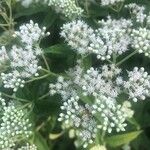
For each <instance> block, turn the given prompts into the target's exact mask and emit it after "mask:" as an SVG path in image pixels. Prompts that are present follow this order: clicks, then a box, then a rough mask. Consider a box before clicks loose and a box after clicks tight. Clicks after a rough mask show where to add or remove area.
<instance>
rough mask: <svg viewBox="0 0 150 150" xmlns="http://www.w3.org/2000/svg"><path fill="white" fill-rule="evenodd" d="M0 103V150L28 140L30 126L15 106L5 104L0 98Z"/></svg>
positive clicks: (21, 111)
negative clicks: (22, 140)
mask: <svg viewBox="0 0 150 150" xmlns="http://www.w3.org/2000/svg"><path fill="white" fill-rule="evenodd" d="M0 103H1V105H0V108H1V109H0V113H1V118H0V133H1V134H0V149H2V150H5V149H9V148H10V149H11V148H13V147H15V144H16V142H18V141H20V139H24V138H29V136H30V135H31V134H32V131H31V130H30V128H31V124H30V122H29V119H26V118H25V112H24V111H23V110H21V109H19V108H18V107H17V106H16V104H13V103H9V104H6V101H5V100H4V99H3V98H0Z"/></svg>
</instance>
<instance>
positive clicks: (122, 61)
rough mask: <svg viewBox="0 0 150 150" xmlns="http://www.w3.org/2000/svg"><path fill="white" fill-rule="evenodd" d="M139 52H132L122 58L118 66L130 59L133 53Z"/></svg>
mask: <svg viewBox="0 0 150 150" xmlns="http://www.w3.org/2000/svg"><path fill="white" fill-rule="evenodd" d="M136 53H137V51H134V52H132V53H131V54H129V55H128V56H127V57H125V58H124V59H122V60H121V61H120V62H118V63H117V64H116V66H119V65H121V64H122V63H124V62H125V61H126V60H128V59H129V58H131V57H132V56H133V55H135V54H136Z"/></svg>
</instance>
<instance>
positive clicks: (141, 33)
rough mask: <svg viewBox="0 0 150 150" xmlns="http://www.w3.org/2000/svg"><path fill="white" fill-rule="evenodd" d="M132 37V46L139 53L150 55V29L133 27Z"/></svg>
mask: <svg viewBox="0 0 150 150" xmlns="http://www.w3.org/2000/svg"><path fill="white" fill-rule="evenodd" d="M131 37H132V47H133V48H134V49H136V50H137V51H138V52H139V53H144V54H145V56H148V57H150V30H149V29H146V28H139V29H133V30H132V34H131Z"/></svg>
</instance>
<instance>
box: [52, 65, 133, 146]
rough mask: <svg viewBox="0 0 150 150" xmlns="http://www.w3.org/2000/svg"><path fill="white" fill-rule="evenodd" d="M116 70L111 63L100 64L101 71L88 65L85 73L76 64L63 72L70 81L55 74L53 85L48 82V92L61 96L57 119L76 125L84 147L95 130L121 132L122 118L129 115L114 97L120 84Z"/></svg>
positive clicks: (127, 109) (124, 105) (129, 112)
mask: <svg viewBox="0 0 150 150" xmlns="http://www.w3.org/2000/svg"><path fill="white" fill-rule="evenodd" d="M120 73H121V70H120V69H119V68H116V67H115V66H114V65H110V66H107V65H104V66H102V69H101V71H99V70H97V69H94V68H92V67H91V68H90V69H88V70H87V71H86V72H84V70H83V69H82V68H81V67H80V66H79V65H77V66H76V67H75V69H70V71H68V72H67V74H68V75H69V77H70V80H65V79H64V78H63V77H59V78H58V80H57V83H56V84H52V83H51V84H50V94H51V95H53V94H55V93H58V94H60V95H61V96H62V99H63V105H62V106H61V110H62V113H60V116H59V119H58V120H59V121H63V122H64V123H65V126H66V127H75V128H76V135H77V137H78V138H79V139H81V141H83V143H84V144H83V145H84V147H86V146H87V145H88V144H90V143H93V141H94V140H95V134H96V132H97V130H102V131H105V132H107V133H111V132H112V130H114V129H115V130H116V131H117V132H119V131H125V127H126V125H127V124H126V123H125V121H126V118H128V117H132V115H133V112H132V110H131V106H130V105H129V104H122V105H121V104H118V102H117V100H116V99H117V97H118V96H119V94H120V93H121V86H122V85H123V84H124V81H123V79H122V78H121V76H120ZM82 103H85V105H84V104H82Z"/></svg>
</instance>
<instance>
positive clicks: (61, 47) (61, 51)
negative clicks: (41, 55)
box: [44, 44, 74, 56]
mask: <svg viewBox="0 0 150 150" xmlns="http://www.w3.org/2000/svg"><path fill="white" fill-rule="evenodd" d="M44 52H45V53H46V54H49V53H51V54H56V55H64V56H66V55H69V54H74V52H73V50H71V49H70V48H69V47H68V46H67V45H65V44H56V45H53V46H51V47H49V48H46V49H45V50H44Z"/></svg>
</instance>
